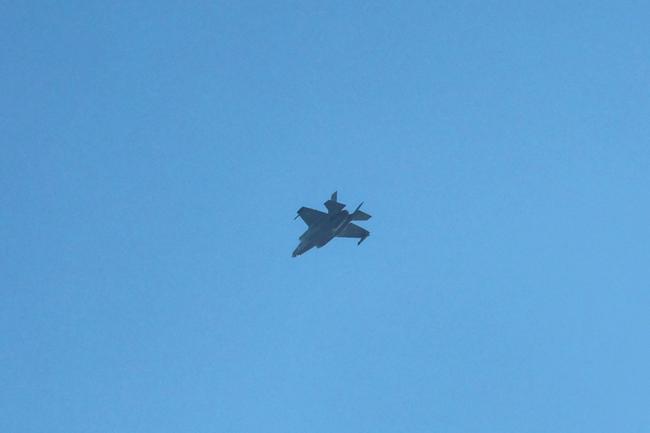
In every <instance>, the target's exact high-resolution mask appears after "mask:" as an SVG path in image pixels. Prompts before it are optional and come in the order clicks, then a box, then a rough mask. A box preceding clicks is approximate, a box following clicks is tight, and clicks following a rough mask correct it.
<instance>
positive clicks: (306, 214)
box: [298, 207, 327, 227]
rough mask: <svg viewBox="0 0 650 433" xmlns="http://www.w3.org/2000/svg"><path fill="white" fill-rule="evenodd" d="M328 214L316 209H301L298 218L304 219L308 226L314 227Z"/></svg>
mask: <svg viewBox="0 0 650 433" xmlns="http://www.w3.org/2000/svg"><path fill="white" fill-rule="evenodd" d="M326 215H327V214H326V213H325V212H321V211H319V210H316V209H311V208H308V207H301V208H300V209H298V216H299V217H300V218H302V220H303V221H304V222H305V224H307V225H308V226H310V227H311V226H312V224H314V223H316V222H317V221H318V220H319V219H321V218H322V217H323V216H326Z"/></svg>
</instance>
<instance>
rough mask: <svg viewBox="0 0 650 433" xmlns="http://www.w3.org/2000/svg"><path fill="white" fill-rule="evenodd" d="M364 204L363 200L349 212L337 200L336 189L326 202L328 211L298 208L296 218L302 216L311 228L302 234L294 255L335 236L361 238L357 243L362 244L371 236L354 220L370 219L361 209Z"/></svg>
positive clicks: (324, 242) (317, 246)
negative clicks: (354, 222)
mask: <svg viewBox="0 0 650 433" xmlns="http://www.w3.org/2000/svg"><path fill="white" fill-rule="evenodd" d="M362 204H363V202H361V204H360V205H359V206H357V208H356V209H355V211H354V212H352V213H349V212H348V211H346V210H343V208H344V207H345V205H344V204H343V203H339V202H338V201H336V191H335V192H334V193H333V194H332V197H331V198H330V199H329V200H327V201H326V202H325V207H326V208H327V213H325V212H321V211H319V210H316V209H311V208H308V207H301V208H300V209H298V215H296V218H298V217H300V218H302V220H303V221H304V222H305V224H307V226H308V227H309V228H308V229H307V231H306V232H305V233H303V234H302V236H300V244H298V246H297V247H296V249H295V250H294V251H293V254H292V257H296V256H299V255H300V254H302V253H305V252H307V251H308V250H310V249H311V248H313V247H316V248H320V247H322V246H324V245H325V244H327V243H328V242H329V241H331V240H332V239H334V238H335V237H338V238H360V239H359V242H358V243H357V245H360V244H361V242H363V241H364V240H365V239H366V238H367V237H368V236H370V232H369V231H368V230H366V229H364V228H361V227H359V226H358V225H356V224H353V223H352V221H365V220H368V219H370V215H368V214H367V213H365V212H363V211H360V210H359V208H361V205H362ZM296 218H294V219H296Z"/></svg>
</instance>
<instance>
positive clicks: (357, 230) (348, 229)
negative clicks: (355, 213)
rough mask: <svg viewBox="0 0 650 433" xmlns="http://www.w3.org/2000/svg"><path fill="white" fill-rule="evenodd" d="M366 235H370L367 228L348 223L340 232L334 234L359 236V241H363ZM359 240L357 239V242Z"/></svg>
mask: <svg viewBox="0 0 650 433" xmlns="http://www.w3.org/2000/svg"><path fill="white" fill-rule="evenodd" d="M368 235H370V232H369V231H368V230H366V229H364V228H361V227H359V226H358V225H356V224H352V223H350V224H348V225H347V226H345V228H344V229H343V230H341V232H340V233H339V234H337V235H336V236H337V237H339V238H361V241H363V240H364V239H365V238H367V237H368ZM361 241H359V243H361Z"/></svg>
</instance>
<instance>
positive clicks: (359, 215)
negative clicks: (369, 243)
mask: <svg viewBox="0 0 650 433" xmlns="http://www.w3.org/2000/svg"><path fill="white" fill-rule="evenodd" d="M370 218H371V215H368V214H367V213H365V212H364V211H362V210H356V211H354V213H353V214H352V221H365V220H369V219H370Z"/></svg>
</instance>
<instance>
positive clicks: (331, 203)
mask: <svg viewBox="0 0 650 433" xmlns="http://www.w3.org/2000/svg"><path fill="white" fill-rule="evenodd" d="M325 207H326V208H327V211H328V212H329V213H335V212H339V211H340V210H341V209H343V208H344V207H345V205H344V204H343V203H339V202H338V201H337V191H334V192H333V193H332V196H331V197H330V199H329V200H327V201H326V202H325Z"/></svg>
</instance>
